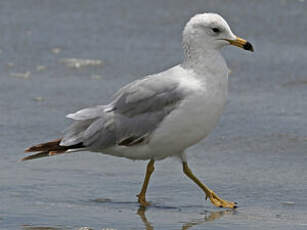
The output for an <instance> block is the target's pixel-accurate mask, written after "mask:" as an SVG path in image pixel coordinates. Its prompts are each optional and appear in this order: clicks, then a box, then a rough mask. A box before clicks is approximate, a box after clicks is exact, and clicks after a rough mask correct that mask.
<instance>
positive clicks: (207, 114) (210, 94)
mask: <svg viewBox="0 0 307 230" xmlns="http://www.w3.org/2000/svg"><path fill="white" fill-rule="evenodd" d="M188 76H189V77H188V78H187V77H184V78H181V79H180V83H181V88H182V90H186V91H190V93H189V96H187V97H186V98H185V99H184V100H183V101H182V102H181V103H180V104H179V106H178V107H177V108H176V109H175V110H174V111H173V112H171V113H170V114H169V115H168V116H167V117H166V118H165V119H164V120H163V121H162V123H161V124H160V126H159V128H157V129H156V131H155V132H154V133H153V135H152V137H151V140H150V143H149V148H150V149H151V150H152V152H153V154H154V155H155V156H156V157H158V155H159V156H160V157H161V158H164V157H166V156H169V155H176V154H178V153H180V152H182V151H183V150H185V149H186V148H187V147H189V146H191V145H193V144H195V143H197V142H199V141H200V140H201V139H203V138H205V137H206V136H207V135H208V134H209V133H210V131H211V130H212V129H213V128H214V127H215V126H216V124H217V122H218V120H219V118H220V115H221V114H222V111H223V108H224V105H225V102H226V96H227V76H225V75H224V76H223V77H221V78H215V79H212V78H211V76H207V77H206V78H203V79H199V78H195V77H192V76H193V75H192V74H188ZM208 78H210V81H208ZM208 82H210V84H208Z"/></svg>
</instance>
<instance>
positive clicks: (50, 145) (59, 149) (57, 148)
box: [21, 139, 84, 161]
mask: <svg viewBox="0 0 307 230" xmlns="http://www.w3.org/2000/svg"><path fill="white" fill-rule="evenodd" d="M60 143H61V139H56V140H53V141H50V142H46V143H42V144H38V145H34V146H31V147H29V148H27V149H26V150H25V153H28V152H38V153H35V154H33V155H30V156H27V157H24V158H22V159H21V160H22V161H26V160H33V159H37V158H41V157H49V156H54V155H57V154H62V153H65V152H67V151H68V150H71V149H81V148H84V145H83V144H82V143H79V144H75V145H70V146H61V145H60Z"/></svg>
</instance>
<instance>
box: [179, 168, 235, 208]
mask: <svg viewBox="0 0 307 230" xmlns="http://www.w3.org/2000/svg"><path fill="white" fill-rule="evenodd" d="M182 166H183V172H184V173H185V174H186V175H187V176H188V177H189V178H190V179H192V180H193V181H194V182H195V183H196V184H197V185H198V186H199V187H200V188H201V189H202V190H203V191H204V192H205V194H206V199H208V198H209V199H210V201H211V203H212V204H214V205H215V206H216V207H220V208H236V207H237V206H236V203H235V202H230V201H227V200H223V199H221V198H219V197H218V196H217V195H216V194H215V193H214V192H213V191H212V190H211V189H209V188H208V187H207V186H206V185H204V184H203V183H201V182H200V181H199V180H198V178H197V177H196V176H194V175H193V173H192V171H191V169H190V168H189V166H188V163H187V162H183V163H182Z"/></svg>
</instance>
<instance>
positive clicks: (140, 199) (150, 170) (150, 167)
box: [137, 160, 155, 207]
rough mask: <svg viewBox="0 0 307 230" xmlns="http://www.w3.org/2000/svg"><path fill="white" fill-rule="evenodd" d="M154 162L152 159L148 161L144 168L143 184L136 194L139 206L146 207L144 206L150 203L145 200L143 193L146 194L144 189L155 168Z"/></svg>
mask: <svg viewBox="0 0 307 230" xmlns="http://www.w3.org/2000/svg"><path fill="white" fill-rule="evenodd" d="M154 163H155V161H154V160H150V161H149V163H148V165H147V169H146V175H145V179H144V183H143V186H142V190H141V192H140V193H139V194H138V195H137V197H138V202H139V203H140V205H141V207H146V206H149V205H150V203H149V202H147V201H146V199H145V195H146V190H147V187H148V183H149V179H150V176H151V174H152V173H153V171H154V170H155V167H154Z"/></svg>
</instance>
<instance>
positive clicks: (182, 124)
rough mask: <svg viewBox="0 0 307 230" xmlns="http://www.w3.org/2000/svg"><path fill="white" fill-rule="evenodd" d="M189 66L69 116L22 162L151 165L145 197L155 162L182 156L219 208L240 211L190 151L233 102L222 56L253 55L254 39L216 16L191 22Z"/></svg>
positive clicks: (186, 38) (142, 199) (142, 198)
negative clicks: (198, 169) (77, 158)
mask: <svg viewBox="0 0 307 230" xmlns="http://www.w3.org/2000/svg"><path fill="white" fill-rule="evenodd" d="M182 37H183V39H182V46H183V50H184V60H183V62H182V63H181V64H178V65H176V66H174V67H172V68H170V69H167V70H165V71H163V72H160V73H157V74H153V75H149V76H145V77H144V78H142V79H140V80H136V81H133V82H131V83H130V84H128V85H126V86H124V87H122V88H121V89H119V91H118V92H117V93H115V94H114V96H113V98H112V100H111V102H110V103H109V104H107V105H98V106H95V107H90V108H85V109H82V110H80V111H77V112H75V113H71V114H68V115H67V116H66V117H67V118H70V119H72V120H73V121H74V122H73V123H72V125H71V126H70V127H68V129H66V130H65V132H64V134H63V135H62V136H61V137H60V138H58V139H56V140H53V141H50V142H46V143H42V144H39V145H34V146H32V147H29V148H28V149H26V150H25V152H36V153H35V154H33V155H28V156H27V157H24V158H23V159H22V160H31V159H37V158H41V157H47V156H54V155H58V154H63V153H70V152H76V151H92V152H100V153H103V154H108V155H112V156H117V157H125V158H128V159H132V160H149V163H148V164H147V168H146V174H145V179H144V183H143V186H142V188H141V191H140V193H139V194H138V195H137V197H138V203H139V204H140V206H141V207H147V206H149V205H150V202H148V201H146V191H147V187H148V183H149V180H150V177H151V175H152V173H153V171H154V164H155V161H158V160H162V159H165V158H167V157H178V158H179V159H180V161H181V162H182V166H183V172H184V173H185V174H186V175H187V177H189V178H190V179H191V180H192V181H193V182H195V183H196V184H197V185H198V186H199V187H200V188H201V189H202V190H203V191H204V193H205V195H206V199H208V198H209V199H210V201H211V202H212V204H213V205H215V206H216V207H223V208H236V207H237V205H236V202H231V201H227V200H223V199H222V198H220V197H219V196H218V195H217V194H216V193H215V192H214V191H213V190H211V189H209V188H208V187H207V186H206V185H205V184H203V183H202V182H201V181H200V180H199V179H198V178H197V177H196V176H195V175H194V174H193V173H192V171H191V169H190V168H189V166H188V163H187V155H186V152H185V150H186V149H187V148H188V147H190V146H192V145H194V144H196V143H198V142H199V141H201V140H202V139H204V138H206V137H207V136H208V134H209V133H210V132H211V131H212V130H213V129H214V128H215V127H216V125H217V123H218V120H219V118H220V116H221V114H222V112H223V108H224V106H225V103H226V99H227V88H228V74H229V69H228V67H227V64H226V62H225V60H224V58H223V57H222V55H221V53H220V50H221V49H222V48H223V47H225V46H228V45H234V46H237V47H240V48H243V49H245V50H249V51H253V46H252V45H251V43H249V42H248V41H246V40H244V39H242V38H240V37H237V36H236V35H234V34H233V32H232V31H231V30H230V27H229V26H228V24H227V22H226V21H225V20H224V19H223V18H222V17H221V16H220V15H218V14H216V13H202V14H197V15H195V16H193V17H192V18H191V19H190V20H189V21H188V22H187V24H186V25H185V27H184V30H183V34H182Z"/></svg>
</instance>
